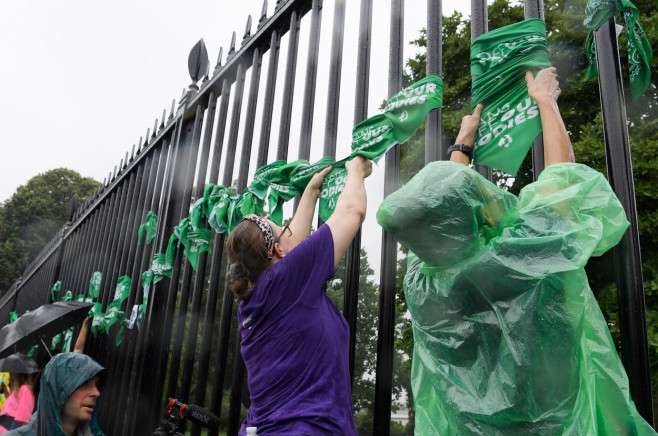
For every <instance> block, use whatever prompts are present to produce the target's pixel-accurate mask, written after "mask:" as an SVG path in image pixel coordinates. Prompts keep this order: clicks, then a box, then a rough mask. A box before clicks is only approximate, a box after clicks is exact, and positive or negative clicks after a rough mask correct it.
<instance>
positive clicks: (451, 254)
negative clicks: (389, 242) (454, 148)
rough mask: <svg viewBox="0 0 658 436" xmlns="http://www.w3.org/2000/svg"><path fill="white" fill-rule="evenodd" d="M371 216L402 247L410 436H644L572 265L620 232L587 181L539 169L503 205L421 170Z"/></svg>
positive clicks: (590, 176) (484, 186)
mask: <svg viewBox="0 0 658 436" xmlns="http://www.w3.org/2000/svg"><path fill="white" fill-rule="evenodd" d="M377 221H378V222H379V223H380V224H381V225H382V227H383V228H384V229H385V230H386V231H387V232H389V233H390V234H392V235H393V236H394V237H395V238H396V239H397V240H398V241H400V243H401V244H402V245H404V246H406V247H408V248H409V249H410V250H411V252H410V254H409V258H408V266H407V274H406V276H405V279H404V290H405V297H406V300H407V304H408V307H409V311H410V313H411V321H412V326H413V332H414V341H415V345H414V355H413V364H412V373H411V384H412V390H413V395H414V404H415V408H416V427H415V428H416V433H417V434H422V435H426V434H427V435H430V434H432V435H434V434H440V435H465V434H473V435H505V436H507V435H542V436H544V435H631V434H633V435H655V434H656V433H655V432H654V431H653V430H652V429H651V428H650V426H649V424H647V423H646V422H645V421H644V420H643V419H642V418H641V417H640V416H639V414H638V412H637V411H636V409H635V406H634V404H633V402H632V400H631V399H630V394H629V388H628V379H627V377H626V374H625V372H624V369H623V367H622V364H621V361H620V359H619V357H618V355H617V352H616V351H615V346H614V344H613V342H612V339H611V337H610V333H609V331H608V328H607V325H606V321H605V319H604V318H603V315H602V313H601V311H600V309H599V307H598V305H597V303H596V300H595V299H594V296H593V294H592V291H591V289H590V288H589V286H588V283H587V277H586V275H585V272H584V269H583V267H584V266H585V264H586V263H587V260H588V259H589V258H590V256H598V255H601V254H602V253H604V252H605V251H607V250H608V249H610V248H611V247H613V246H614V245H615V244H617V243H618V241H619V240H620V238H621V237H622V235H623V233H624V231H625V230H626V228H627V227H628V221H627V220H626V215H625V213H624V210H623V208H622V206H621V205H620V203H619V201H618V200H617V198H616V197H615V195H614V193H613V192H612V190H611V188H610V186H609V184H608V182H607V181H606V179H605V178H604V177H603V176H602V175H601V174H600V173H598V172H596V171H594V170H592V169H590V168H588V167H586V166H584V165H579V164H567V163H565V164H555V165H551V166H549V167H547V168H546V169H545V170H544V171H543V172H542V173H541V175H540V177H539V180H538V181H537V182H535V183H532V184H530V185H528V186H526V187H525V188H524V189H523V190H522V191H521V193H520V195H519V197H518V199H517V198H516V197H515V196H514V195H512V194H510V193H507V192H505V191H503V190H501V189H500V188H498V187H497V186H495V185H494V184H492V183H491V182H489V181H487V180H486V179H484V178H483V177H482V176H480V175H479V174H478V173H477V172H476V171H474V170H472V169H471V168H469V167H467V166H466V165H461V164H457V163H454V162H433V163H430V164H429V165H427V166H426V167H425V168H424V169H423V170H421V171H420V172H419V173H418V174H417V175H416V176H415V177H414V178H413V179H412V180H411V181H410V182H409V183H408V184H407V185H405V186H404V187H402V188H401V189H399V190H398V191H396V192H394V193H393V194H391V195H389V196H388V197H387V198H386V199H385V200H384V202H383V203H382V205H381V207H380V208H379V210H378V212H377Z"/></svg>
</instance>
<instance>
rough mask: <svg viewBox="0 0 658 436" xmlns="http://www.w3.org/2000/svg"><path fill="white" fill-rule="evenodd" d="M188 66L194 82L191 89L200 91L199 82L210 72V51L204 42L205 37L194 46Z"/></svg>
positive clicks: (188, 59)
mask: <svg viewBox="0 0 658 436" xmlns="http://www.w3.org/2000/svg"><path fill="white" fill-rule="evenodd" d="M187 68H188V71H189V72H190V77H191V78H192V84H191V85H190V86H189V90H190V91H198V90H199V87H198V86H197V82H198V81H199V80H201V78H202V77H203V76H205V75H206V74H208V51H207V50H206V43H205V42H203V38H201V39H200V40H199V42H197V43H196V44H195V45H194V47H192V50H191V51H190V56H189V57H188V58H187Z"/></svg>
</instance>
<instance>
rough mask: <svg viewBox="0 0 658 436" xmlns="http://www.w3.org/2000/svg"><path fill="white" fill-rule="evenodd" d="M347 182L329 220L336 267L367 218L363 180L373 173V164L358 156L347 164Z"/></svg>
mask: <svg viewBox="0 0 658 436" xmlns="http://www.w3.org/2000/svg"><path fill="white" fill-rule="evenodd" d="M345 168H346V169H347V181H346V182H345V189H343V192H342V193H341V194H340V197H338V202H337V203H336V210H334V213H333V215H331V217H329V219H328V220H327V225H328V226H329V228H330V229H331V235H332V237H333V239H334V265H338V262H340V259H341V258H342V257H343V254H345V252H346V251H347V247H349V246H350V243H351V242H352V239H354V236H355V235H356V232H357V231H358V230H359V226H360V225H361V223H362V222H363V220H364V219H365V217H366V203H367V200H366V188H365V185H364V183H363V180H364V179H365V178H366V177H368V176H369V175H370V173H372V162H371V161H370V160H368V159H366V158H364V157H363V156H356V157H355V158H354V159H352V160H350V161H349V162H347V163H346V164H345Z"/></svg>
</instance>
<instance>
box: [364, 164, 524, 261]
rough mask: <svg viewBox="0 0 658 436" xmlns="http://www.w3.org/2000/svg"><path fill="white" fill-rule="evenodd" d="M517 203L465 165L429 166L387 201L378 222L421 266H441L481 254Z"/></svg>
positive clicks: (511, 219) (512, 216) (513, 215)
mask: <svg viewBox="0 0 658 436" xmlns="http://www.w3.org/2000/svg"><path fill="white" fill-rule="evenodd" d="M517 204H518V200H517V198H516V197H515V196H514V195H512V194H510V193H508V192H506V191H503V190H501V189H499V188H498V187H496V185H494V184H493V183H491V182H489V181H488V180H486V179H484V178H483V177H479V176H478V173H477V172H476V171H475V170H473V169H471V168H469V167H468V166H466V165H463V164H459V163H455V162H431V163H429V164H427V165H426V166H425V168H423V169H422V170H420V171H419V172H418V174H416V175H415V176H414V177H413V178H412V179H411V180H410V181H409V183H407V184H406V185H404V186H403V187H402V188H400V189H399V190H397V191H395V192H394V193H392V194H391V195H389V196H388V197H386V198H385V199H384V201H383V203H382V204H381V206H380V207H379V210H378V211H377V222H378V223H379V224H380V225H381V226H382V227H383V228H384V229H385V230H386V231H387V232H389V233H390V234H391V235H392V236H393V237H394V238H395V239H397V240H398V241H399V242H400V243H401V244H402V245H403V246H405V247H407V248H409V249H410V250H411V251H412V252H413V253H415V254H416V255H417V256H418V257H419V258H420V259H421V260H422V261H423V262H425V263H427V264H428V265H432V266H441V265H444V264H454V263H455V262H459V261H460V260H463V259H467V258H469V257H470V256H471V255H472V254H473V253H476V252H478V251H479V250H480V248H481V247H482V246H483V245H484V244H485V243H486V242H487V241H488V240H489V239H490V238H491V237H493V236H495V235H496V234H499V233H500V231H501V230H502V228H503V227H504V226H505V225H506V224H507V223H509V222H510V221H513V220H514V218H515V213H516V210H517ZM445 211H450V214H446V213H445Z"/></svg>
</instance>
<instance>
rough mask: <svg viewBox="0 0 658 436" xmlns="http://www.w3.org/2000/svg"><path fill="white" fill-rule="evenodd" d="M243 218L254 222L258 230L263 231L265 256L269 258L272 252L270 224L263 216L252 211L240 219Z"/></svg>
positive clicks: (272, 232) (272, 238)
mask: <svg viewBox="0 0 658 436" xmlns="http://www.w3.org/2000/svg"><path fill="white" fill-rule="evenodd" d="M244 220H247V221H251V222H253V223H256V225H257V226H258V228H259V229H260V231H261V232H263V237H264V238H265V245H266V246H267V252H268V254H267V256H268V258H269V259H271V258H272V256H273V253H274V229H272V225H271V224H270V223H269V222H268V221H267V220H266V219H265V218H263V217H261V216H258V215H256V214H253V213H252V214H249V215H247V216H245V217H244V218H242V221H244Z"/></svg>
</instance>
